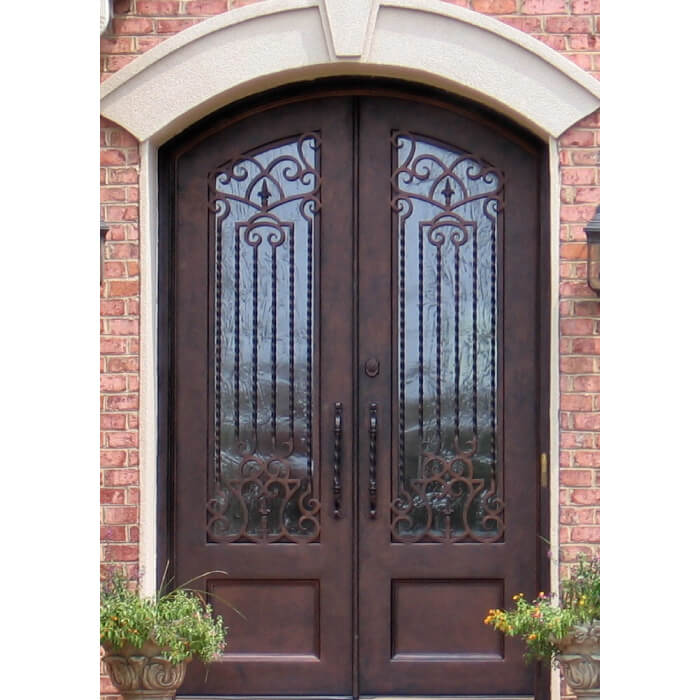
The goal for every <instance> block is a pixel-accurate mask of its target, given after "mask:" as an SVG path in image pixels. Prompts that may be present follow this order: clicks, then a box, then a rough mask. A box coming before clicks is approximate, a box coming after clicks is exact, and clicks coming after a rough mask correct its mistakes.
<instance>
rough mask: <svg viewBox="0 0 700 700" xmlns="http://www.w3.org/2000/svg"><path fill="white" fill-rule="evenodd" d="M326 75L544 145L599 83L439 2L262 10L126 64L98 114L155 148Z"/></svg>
mask: <svg viewBox="0 0 700 700" xmlns="http://www.w3.org/2000/svg"><path fill="white" fill-rule="evenodd" d="M332 75H374V76H384V77H394V78H403V79H409V80H413V81H416V82H423V83H427V84H430V85H433V86H436V87H441V88H444V89H446V90H449V91H450V92H452V93H454V94H457V95H461V96H464V97H467V98H471V99H474V100H477V101H479V102H482V103H484V104H486V105H489V106H490V107H493V108H494V109H496V110H497V111H499V112H501V113H503V114H506V115H508V116H510V117H511V118H513V119H515V120H516V121H518V122H520V123H521V124H523V125H525V126H527V127H528V128H530V129H531V130H532V131H534V132H535V133H537V134H539V135H540V136H542V137H545V138H546V137H554V138H556V137H558V136H559V135H560V134H561V133H562V132H563V131H565V130H566V129H568V128H569V127H570V126H572V125H573V124H575V123H576V122H577V121H579V120H580V119H582V118H583V117H585V116H587V115H588V114H590V113H591V112H592V111H594V110H595V109H597V107H598V103H599V83H598V81H597V80H595V79H594V78H593V77H591V76H590V75H588V74H587V73H586V72H585V71H583V70H582V69H580V68H578V67H577V66H576V65H574V64H573V63H571V62H570V61H568V60H567V59H566V58H564V57H563V56H561V55H560V54H558V53H557V52H556V51H554V50H553V49H551V48H549V47H548V46H546V45H545V44H543V43H541V42H539V41H537V40H536V39H533V38H532V37H530V36H528V35H527V34H525V33H523V32H520V31H518V30H516V29H513V28H512V27H509V26H508V25H506V24H504V23H502V22H499V21H498V20H495V19H493V18H491V17H486V16H484V15H480V14H479V13H477V12H472V11H470V10H466V9H464V8H461V7H457V6H455V5H451V4H448V3H445V2H442V1H441V0H266V1H265V2H260V3H256V4H254V5H248V6H245V7H241V8H237V9H233V10H230V11H229V12H226V13H223V14H220V15H216V16H214V17H211V18H209V19H207V20H204V21H203V22H200V23H199V24H197V25H195V26H193V27H190V28H188V29H186V30H184V31H182V32H180V33H179V34H176V35H175V36H173V37H171V38H170V39H168V40H167V41H165V42H163V43H162V44H159V45H158V46H156V47H154V48H153V49H151V50H150V51H148V52H147V53H145V54H143V55H141V56H139V57H138V58H136V59H135V60H134V61H132V62H131V63H130V64H128V65H127V66H125V67H124V68H122V69H121V70H120V71H119V72H117V73H116V74H115V75H113V76H112V77H110V78H109V79H107V80H106V81H105V82H104V83H103V85H102V114H103V115H104V116H105V117H107V118H108V119H111V120H112V121H114V122H116V123H118V124H120V125H121V126H123V127H124V128H125V129H127V130H128V131H129V132H131V133H132V134H133V135H134V136H136V137H137V138H138V139H139V140H140V141H150V142H151V143H153V144H156V145H157V144H160V143H163V142H164V141H165V140H167V139H168V138H170V137H171V136H173V135H174V134H176V133H177V132H179V131H181V130H182V129H183V128H185V127H186V126H188V125H190V124H192V123H194V122H196V121H197V120H198V119H200V118H202V117H203V116H205V115H206V114H208V113H210V112H212V111H214V110H216V109H217V108H219V107H222V106H224V105H226V104H229V103H230V102H232V101H234V100H237V99H240V98H242V97H245V96H247V95H250V94H253V93H255V92H260V91H262V90H265V89H269V88H272V87H276V86H278V85H282V84H285V83H290V82H293V81H296V80H304V79H309V78H319V77H326V76H332Z"/></svg>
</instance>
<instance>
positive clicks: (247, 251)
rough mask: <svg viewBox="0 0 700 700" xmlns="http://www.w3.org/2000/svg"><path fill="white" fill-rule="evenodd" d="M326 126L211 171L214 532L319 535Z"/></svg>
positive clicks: (252, 536) (246, 536) (226, 537)
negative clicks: (318, 268)
mask: <svg viewBox="0 0 700 700" xmlns="http://www.w3.org/2000/svg"><path fill="white" fill-rule="evenodd" d="M320 143H321V142H320V137H319V134H317V133H307V134H303V135H301V136H298V137H294V138H291V139H287V140H285V141H282V142H278V143H277V144H275V145H274V146H268V147H266V148H265V149H264V150H261V151H259V152H256V153H252V154H246V155H242V156H240V157H237V158H235V159H232V160H230V161H229V162H228V163H226V164H225V165H223V166H222V167H220V168H218V169H217V170H215V171H214V172H212V173H211V174H210V176H209V206H210V210H211V212H212V215H213V216H212V219H213V221H214V225H215V227H216V230H215V234H216V324H215V325H216V329H215V333H216V367H215V377H216V386H215V393H216V397H215V402H216V404H215V405H216V412H215V440H214V445H215V447H214V450H215V455H214V462H215V472H216V473H215V478H214V487H213V490H212V491H213V493H212V494H211V498H210V500H209V502H208V506H207V510H208V523H207V531H208V536H209V538H210V539H211V540H212V541H224V542H246V541H248V542H296V543H299V542H311V541H315V540H317V539H318V537H319V534H320V521H319V512H320V503H319V500H318V498H317V497H316V496H315V494H316V493H317V483H316V481H317V478H316V475H315V473H314V456H313V428H312V426H313V419H314V415H313V402H314V387H313V384H314V382H313V372H314V368H313V347H314V318H313V308H314V291H313V280H314V238H315V236H316V231H317V227H318V219H319V211H320V208H321V202H320V198H319V197H320V175H319V172H318V159H319V156H320V154H319V149H320Z"/></svg>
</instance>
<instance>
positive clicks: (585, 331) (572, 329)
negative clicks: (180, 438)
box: [111, 318, 597, 335]
mask: <svg viewBox="0 0 700 700" xmlns="http://www.w3.org/2000/svg"><path fill="white" fill-rule="evenodd" d="M111 323H115V321H112V322H111ZM596 323H597V322H596V321H595V320H593V319H592V318H563V319H561V321H560V322H559V328H560V329H561V332H562V334H563V335H591V334H592V333H594V332H595V330H596Z"/></svg>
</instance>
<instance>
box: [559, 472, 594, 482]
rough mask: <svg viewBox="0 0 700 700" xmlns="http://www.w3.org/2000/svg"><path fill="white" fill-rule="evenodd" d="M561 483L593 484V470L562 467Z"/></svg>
mask: <svg viewBox="0 0 700 700" xmlns="http://www.w3.org/2000/svg"><path fill="white" fill-rule="evenodd" d="M559 483H560V484H561V485H562V486H592V484H593V477H592V476H591V472H590V471H588V470H582V469H562V470H561V471H560V472H559Z"/></svg>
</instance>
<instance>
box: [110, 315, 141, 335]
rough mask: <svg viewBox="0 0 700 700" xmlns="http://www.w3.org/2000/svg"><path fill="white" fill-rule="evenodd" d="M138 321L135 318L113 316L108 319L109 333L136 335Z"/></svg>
mask: <svg viewBox="0 0 700 700" xmlns="http://www.w3.org/2000/svg"><path fill="white" fill-rule="evenodd" d="M138 332H139V322H138V321H137V320H135V319H127V318H114V319H110V320H109V334H110V335H137V334H138Z"/></svg>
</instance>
